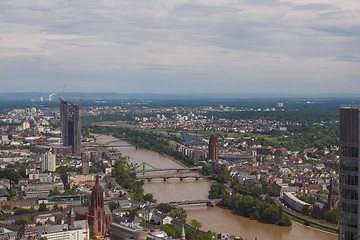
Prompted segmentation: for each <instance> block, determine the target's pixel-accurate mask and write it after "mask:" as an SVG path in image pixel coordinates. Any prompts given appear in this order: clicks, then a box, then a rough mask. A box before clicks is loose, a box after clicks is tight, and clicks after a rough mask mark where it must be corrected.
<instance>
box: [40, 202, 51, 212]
mask: <svg viewBox="0 0 360 240" xmlns="http://www.w3.org/2000/svg"><path fill="white" fill-rule="evenodd" d="M48 210H49V209H48V208H47V207H46V204H45V203H40V205H39V212H45V211H48Z"/></svg>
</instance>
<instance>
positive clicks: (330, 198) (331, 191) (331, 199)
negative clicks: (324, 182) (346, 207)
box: [327, 178, 335, 210]
mask: <svg viewBox="0 0 360 240" xmlns="http://www.w3.org/2000/svg"><path fill="white" fill-rule="evenodd" d="M334 208H335V196H334V189H333V179H332V178H331V179H330V189H329V195H328V209H327V210H333V209H334Z"/></svg>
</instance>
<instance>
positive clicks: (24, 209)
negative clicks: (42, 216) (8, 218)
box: [14, 208, 34, 216]
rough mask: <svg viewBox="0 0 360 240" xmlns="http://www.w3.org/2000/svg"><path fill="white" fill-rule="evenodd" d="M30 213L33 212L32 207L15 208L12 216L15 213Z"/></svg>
mask: <svg viewBox="0 0 360 240" xmlns="http://www.w3.org/2000/svg"><path fill="white" fill-rule="evenodd" d="M30 213H34V210H32V209H26V208H17V209H16V210H15V212H14V216H17V215H24V214H30Z"/></svg>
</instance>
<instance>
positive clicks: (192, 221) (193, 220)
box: [190, 219, 202, 229]
mask: <svg viewBox="0 0 360 240" xmlns="http://www.w3.org/2000/svg"><path fill="white" fill-rule="evenodd" d="M190 224H191V225H192V226H193V227H194V228H196V229H198V228H202V224H201V222H199V221H198V220H196V219H192V220H191V222H190Z"/></svg>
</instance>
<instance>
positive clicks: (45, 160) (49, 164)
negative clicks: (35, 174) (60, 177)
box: [41, 152, 56, 172]
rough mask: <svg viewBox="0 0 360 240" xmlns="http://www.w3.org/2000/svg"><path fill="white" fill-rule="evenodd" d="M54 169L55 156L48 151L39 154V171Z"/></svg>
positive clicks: (51, 170)
mask: <svg viewBox="0 0 360 240" xmlns="http://www.w3.org/2000/svg"><path fill="white" fill-rule="evenodd" d="M55 170H56V156H55V155H54V154H52V153H50V152H46V153H44V154H42V155H41V171H42V172H45V171H49V172H55Z"/></svg>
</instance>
